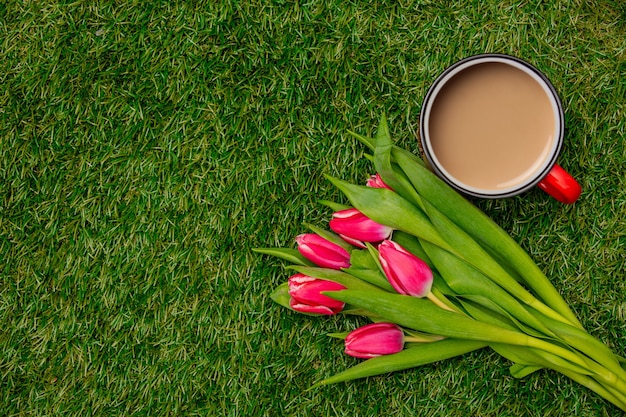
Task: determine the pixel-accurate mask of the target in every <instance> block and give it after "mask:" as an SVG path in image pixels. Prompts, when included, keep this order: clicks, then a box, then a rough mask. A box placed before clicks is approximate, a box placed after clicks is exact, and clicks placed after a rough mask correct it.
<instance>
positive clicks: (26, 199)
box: [0, 0, 626, 417]
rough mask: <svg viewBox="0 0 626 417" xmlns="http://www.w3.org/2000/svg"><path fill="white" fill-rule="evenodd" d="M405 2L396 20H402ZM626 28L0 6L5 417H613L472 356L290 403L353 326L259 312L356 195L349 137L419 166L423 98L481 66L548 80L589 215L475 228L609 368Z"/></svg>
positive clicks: (495, 210) (592, 20)
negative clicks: (540, 287)
mask: <svg viewBox="0 0 626 417" xmlns="http://www.w3.org/2000/svg"><path fill="white" fill-rule="evenodd" d="M396 3H397V4H396ZM624 33H626V7H625V6H624V3H623V2H620V1H614V2H611V1H582V0H580V1H550V2H545V1H500V2H496V1H493V2H489V1H484V2H481V1H470V0H462V1H458V2H448V1H411V0H407V1H402V2H391V1H390V2H385V1H367V2H366V1H363V2H345V1H332V2H330V1H327V2H316V1H310V2H290V1H260V0H259V1H249V2H233V1H224V2H213V1H189V2H177V1H173V2H170V1H151V2H127V3H124V2H112V1H106V0H104V1H96V2H85V1H75V2H58V3H53V2H43V1H41V2H39V1H16V0H9V1H8V2H6V3H3V4H2V5H0V257H1V259H2V261H0V262H1V263H0V318H1V320H2V321H1V323H0V387H1V389H0V404H1V405H2V412H1V413H0V414H3V415H7V416H39V415H40V416H44V415H63V416H90V415H105V416H116V415H120V416H164V415H206V416H298V417H299V416H309V415H310V416H375V415H380V416H413V415H441V416H468V415H476V416H561V415H576V416H598V415H605V416H615V415H617V414H619V410H617V409H616V408H615V407H613V406H611V405H610V404H608V403H606V402H605V401H603V400H601V399H600V398H599V397H598V396H596V395H594V394H593V393H591V392H590V391H588V390H586V389H585V388H583V387H581V386H578V385H576V384H575V383H572V382H570V381H569V380H567V379H565V378H563V377H561V376H559V375H557V374H556V373H552V372H539V373H537V374H533V375H531V376H529V377H527V378H525V379H523V380H515V379H513V378H511V377H510V376H509V375H508V373H507V372H508V371H507V367H508V363H507V362H506V361H505V360H504V359H502V358H500V357H498V356H497V355H495V354H494V353H491V352H489V351H486V350H485V351H480V352H475V353H472V354H469V355H466V356H464V357H461V358H455V359H453V360H449V361H446V362H442V363H438V364H434V365H432V366H426V367H423V368H420V369H417V370H413V371H406V372H399V373H396V374H392V375H385V376H381V377H376V378H371V379H368V380H363V381H356V382H352V383H348V384H342V385H337V386H328V387H322V388H320V389H316V390H311V391H307V388H308V387H309V386H310V385H311V384H312V383H313V382H314V381H317V380H318V379H320V378H322V377H326V376H329V375H331V374H332V373H334V372H336V371H339V370H342V369H345V368H346V367H348V366H350V365H352V364H354V363H356V360H355V359H353V358H349V357H347V356H345V355H344V354H343V353H342V346H341V343H340V341H337V340H335V339H332V338H329V337H327V336H326V334H327V333H329V332H337V331H346V330H350V329H352V328H354V327H355V326H356V325H357V323H359V321H358V320H357V319H354V318H351V319H346V318H343V317H340V318H330V319H317V318H310V317H306V316H302V315H297V314H293V313H291V312H289V311H286V310H284V309H281V308H280V307H278V306H277V305H275V304H273V303H272V302H271V300H270V299H269V293H270V292H271V290H272V289H273V288H274V287H275V286H277V285H278V284H280V283H281V282H283V281H284V280H285V279H286V278H287V273H286V272H284V271H283V269H282V268H281V265H282V264H281V262H280V261H277V260H274V259H270V258H267V257H264V256H260V255H258V254H255V253H253V252H251V249H252V248H254V247H259V246H292V245H293V238H294V237H295V236H296V235H297V234H298V233H300V232H301V231H303V230H304V228H303V226H302V222H310V223H314V224H317V225H319V226H325V225H326V222H327V220H328V217H329V214H330V213H329V211H328V210H326V209H324V208H323V207H322V206H320V205H319V204H317V203H316V201H317V200H318V199H340V196H339V194H338V192H337V191H336V190H334V189H333V188H332V187H331V185H330V184H329V183H328V182H327V181H325V180H324V179H323V176H322V174H331V175H334V176H338V177H340V178H343V179H346V180H351V181H357V182H362V181H364V179H365V178H366V177H367V175H368V174H370V173H371V167H370V165H369V163H368V162H367V161H365V160H363V159H362V158H361V156H362V155H363V153H364V151H365V150H364V148H363V147H362V146H361V145H359V144H358V143H356V142H355V141H354V140H352V139H350V138H349V137H348V136H347V135H346V131H347V130H348V129H351V130H354V131H357V132H360V133H363V134H369V133H372V130H373V129H374V128H375V126H376V123H377V121H378V118H379V116H380V114H381V113H383V112H384V113H386V114H387V116H388V118H389V122H390V126H391V129H392V134H393V136H394V138H395V140H396V141H397V143H398V144H399V145H400V146H403V147H405V148H408V149H411V150H413V151H415V152H417V142H416V139H415V133H414V132H415V130H416V128H417V120H418V115H419V110H420V107H421V100H422V98H423V96H424V94H425V92H426V90H427V88H428V85H429V84H430V83H431V82H432V81H433V80H434V78H435V77H436V75H437V74H438V73H439V72H440V71H442V70H443V69H444V68H445V67H446V66H448V65H450V64H451V63H453V62H454V61H456V60H458V59H460V58H463V57H465V56H468V55H471V54H475V53H480V52H502V53H509V54H513V55H517V56H520V57H523V58H525V59H527V60H528V61H529V62H531V63H532V64H534V65H535V66H537V67H538V68H540V69H541V70H542V71H544V72H545V73H546V74H547V75H548V77H549V78H550V79H551V80H552V81H553V83H554V85H555V87H556V88H557V90H558V91H559V93H560V95H561V98H562V101H563V103H564V107H565V116H566V123H567V138H566V146H565V148H564V151H563V153H562V157H561V159H560V161H561V163H562V165H563V166H564V167H565V168H566V169H568V170H569V171H571V172H572V173H573V174H574V176H576V177H577V178H578V179H579V180H580V182H581V184H582V186H583V189H584V191H583V195H582V197H581V199H580V201H579V202H577V203H576V204H575V205H573V206H567V207H566V206H563V205H560V204H558V203H556V202H555V201H552V200H550V199H549V198H548V197H546V196H545V195H544V194H542V193H541V191H538V190H534V191H531V192H529V193H527V194H526V195H524V196H521V197H517V198H513V199H509V200H501V201H481V202H478V204H479V206H480V207H481V208H483V209H484V210H485V211H486V212H487V213H488V214H489V215H490V216H492V217H493V218H494V219H495V220H496V221H497V222H498V223H499V224H501V225H502V226H503V227H504V228H505V229H506V230H508V231H510V233H511V234H512V235H513V236H514V237H515V238H516V239H517V240H518V241H519V242H520V243H521V244H522V245H523V246H524V247H525V248H526V249H527V250H528V251H529V252H530V253H531V254H532V256H533V258H534V259H535V260H536V261H537V262H538V263H539V265H540V266H541V267H542V268H543V269H544V270H545V271H547V272H548V274H549V276H550V277H551V278H552V279H553V282H554V283H555V286H556V287H557V288H558V289H559V290H560V291H561V292H562V293H563V294H564V296H565V298H566V300H568V301H569V302H570V304H571V305H572V307H573V309H574V310H575V311H576V313H577V314H578V315H579V317H580V318H581V320H582V322H583V323H584V325H585V327H586V328H587V329H588V330H589V331H590V332H591V333H592V334H594V335H595V336H597V337H598V338H600V339H601V340H603V341H604V342H605V343H607V344H609V345H610V346H611V348H612V349H614V350H615V351H616V352H620V353H621V354H622V355H624V354H625V352H626V338H624V335H625V334H626V302H625V299H626V296H625V295H626V280H625V277H624V270H625V269H626V268H625V266H626V265H625V264H626V261H625V259H626V257H625V256H624V255H625V254H626V249H625V248H626V246H625V245H626V221H624V219H626V175H624V167H625V166H626V142H625V140H624V139H625V138H624V133H625V130H626V128H625V126H626V122H625V119H626V117H625V116H626V105H625V97H626V82H625V81H624V80H625V79H626V40H625V38H624Z"/></svg>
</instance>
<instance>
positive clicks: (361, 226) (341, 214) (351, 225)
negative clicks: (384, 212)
mask: <svg viewBox="0 0 626 417" xmlns="http://www.w3.org/2000/svg"><path fill="white" fill-rule="evenodd" d="M330 229H331V230H332V231H333V232H335V233H337V234H339V235H343V236H347V237H349V238H351V239H356V240H359V241H362V242H380V241H381V240H383V239H386V238H388V237H389V236H391V233H392V232H393V229H392V228H391V227H388V226H384V225H382V224H380V223H376V222H375V221H373V220H371V219H370V218H368V217H367V216H365V215H364V214H363V213H361V212H360V211H359V210H357V209H354V208H352V209H347V210H341V211H338V212H335V213H333V218H332V219H331V221H330Z"/></svg>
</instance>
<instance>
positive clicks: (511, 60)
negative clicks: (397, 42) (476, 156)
mask: <svg viewBox="0 0 626 417" xmlns="http://www.w3.org/2000/svg"><path fill="white" fill-rule="evenodd" d="M477 61H478V62H477ZM488 62H502V63H505V64H509V65H512V66H513V67H516V68H519V69H520V70H522V71H524V72H526V73H527V74H528V75H530V76H531V77H532V78H533V79H535V81H537V82H538V83H539V84H540V85H541V86H542V88H543V89H544V90H545V91H546V93H548V95H549V99H550V102H551V105H553V109H554V110H555V122H556V123H557V125H558V126H556V127H555V134H556V140H555V141H554V143H553V144H552V145H551V149H550V154H549V155H548V157H547V158H546V160H545V161H544V162H543V163H542V164H541V166H540V169H538V170H537V172H536V173H534V174H533V175H531V176H530V177H529V178H528V179H527V180H526V181H524V182H522V183H520V184H518V185H515V186H512V187H507V188H503V189H499V190H485V189H480V188H477V187H472V186H469V185H467V184H464V183H463V182H461V181H459V180H457V179H456V178H454V177H453V176H452V175H450V174H449V173H448V172H447V171H446V170H445V169H444V168H443V167H442V166H441V165H440V163H439V161H438V160H437V158H436V156H435V155H434V152H433V151H432V148H431V145H430V137H429V135H427V126H428V117H429V116H430V109H431V108H432V104H433V103H434V101H435V98H436V96H437V94H438V92H439V91H440V90H441V88H443V86H444V85H445V83H446V82H447V81H449V80H450V79H451V78H453V77H454V76H456V75H457V74H458V73H459V72H461V71H463V70H465V69H467V68H470V67H472V66H474V65H478V64H481V63H488ZM520 67H523V68H520ZM564 130H565V123H564V115H563V106H562V104H561V100H560V98H559V95H558V94H557V92H556V89H555V88H554V86H553V85H552V83H551V82H550V80H549V79H548V78H547V77H546V76H545V75H544V74H543V73H542V72H541V71H539V70H538V69H537V68H535V67H534V66H533V65H531V64H530V63H528V62H526V61H524V60H522V59H520V58H517V57H515V56H511V55H506V54H499V53H485V54H477V55H472V56H469V57H467V58H464V59H462V60H460V61H457V62H455V63H453V64H452V65H450V66H449V67H447V68H446V69H445V70H444V71H443V72H442V73H441V74H440V75H439V76H438V77H437V78H436V79H435V81H434V82H433V83H432V85H431V86H430V88H429V89H428V92H427V93H426V96H425V97H424V101H423V103H422V109H421V111H420V127H419V131H420V142H421V147H422V150H423V152H424V154H425V156H426V158H427V160H428V163H429V164H430V166H431V168H432V169H433V170H434V171H435V173H436V174H437V175H438V176H439V177H440V178H442V179H443V180H444V181H445V182H446V183H448V185H450V186H452V187H453V188H455V189H456V190H457V191H460V192H462V193H464V194H467V195H471V196H475V197H481V198H488V199H495V198H505V197H512V196H515V195H519V194H522V193H524V192H525V191H528V190H530V189H531V188H533V187H534V186H536V185H537V184H538V183H539V182H541V180H543V179H544V178H545V177H546V175H548V173H549V172H550V170H551V169H552V167H553V166H554V164H555V163H556V161H557V158H558V155H559V153H560V152H561V149H562V147H563V136H564Z"/></svg>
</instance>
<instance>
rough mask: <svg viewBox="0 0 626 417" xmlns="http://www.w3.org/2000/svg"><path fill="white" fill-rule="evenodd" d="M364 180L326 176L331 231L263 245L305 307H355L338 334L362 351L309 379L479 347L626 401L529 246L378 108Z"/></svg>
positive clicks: (404, 365)
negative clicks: (407, 141) (357, 321)
mask: <svg viewBox="0 0 626 417" xmlns="http://www.w3.org/2000/svg"><path fill="white" fill-rule="evenodd" d="M352 135H353V136H355V137H356V138H357V139H358V140H359V141H361V142H362V143H363V144H365V145H366V146H367V147H369V148H370V149H371V150H372V151H373V156H372V157H371V160H372V161H373V163H374V167H375V169H376V171H377V175H376V176H373V177H372V178H370V180H369V181H368V183H367V186H360V185H354V184H350V183H348V182H345V181H342V180H339V179H336V178H331V177H328V178H329V180H330V181H331V182H332V183H333V184H334V185H335V186H337V187H338V188H339V189H340V190H341V191H342V192H343V194H344V195H345V196H346V197H347V199H348V200H349V201H350V203H351V205H352V206H351V207H345V206H343V205H339V204H336V203H332V202H324V203H325V204H326V205H328V206H329V207H331V208H332V209H334V210H337V212H336V213H335V214H334V215H333V219H332V220H331V222H330V225H329V226H330V229H331V231H327V230H324V229H322V228H317V227H315V226H309V228H310V229H311V231H312V232H313V233H310V234H303V235H300V236H298V238H297V243H298V250H294V249H280V248H266V249H258V250H257V251H258V252H261V253H265V254H269V255H273V256H278V257H280V258H282V259H284V260H287V261H288V262H290V263H291V264H292V265H291V266H290V267H289V269H291V270H293V271H294V272H296V275H294V276H292V277H291V278H290V280H289V282H288V283H286V284H284V285H282V286H280V287H279V288H278V289H276V291H275V292H274V293H273V294H272V298H273V299H274V300H275V301H276V302H278V303H279V304H281V305H283V306H285V307H287V308H290V309H292V310H296V311H300V312H303V313H307V314H316V315H319V314H336V313H338V312H342V313H345V314H357V315H361V316H365V317H368V318H369V319H370V320H371V321H372V322H373V323H372V324H370V325H367V326H364V327H362V328H359V329H356V330H354V331H353V332H350V333H349V334H347V335H335V336H338V337H342V338H344V339H345V345H346V353H347V354H349V355H352V356H355V357H359V358H365V359H367V360H365V361H364V362H361V363H359V364H358V365H356V366H354V367H352V368H349V369H347V370H345V371H343V372H340V373H339V374H337V375H335V376H332V377H330V378H327V379H325V380H322V381H320V382H318V383H317V384H316V385H315V386H318V385H324V384H331V383H337V382H342V381H349V380H352V379H356V378H364V377H368V376H373V375H378V374H381V373H386V372H392V371H396V370H403V369H408V368H413V367H416V366H420V365H424V364H427V363H432V362H435V361H440V360H444V359H448V358H452V357H455V356H458V355H462V354H465V353H467V352H471V351H474V350H477V349H482V348H485V347H489V348H491V349H493V350H494V351H495V352H497V353H499V354H500V355H502V356H504V357H505V358H507V359H509V360H510V361H511V362H512V363H513V365H512V366H511V367H510V372H511V374H512V375H513V376H514V377H517V378H522V377H524V376H526V375H529V374H530V373H533V372H535V371H537V370H540V369H544V368H545V369H552V370H554V371H557V372H560V373H561V374H563V375H565V376H567V377H569V378H570V379H572V380H574V381H576V382H578V383H580V384H582V385H583V386H585V387H587V388H589V389H591V390H593V391H594V392H596V393H597V394H598V395H600V396H602V397H603V398H605V399H606V400H607V401H610V402H611V403H613V404H614V405H615V406H617V407H619V408H620V409H622V410H624V411H626V371H625V369H624V359H623V358H622V357H620V356H618V355H616V354H614V353H613V352H611V350H610V349H609V348H608V347H606V346H605V345H604V344H602V343H601V342H600V341H598V340H597V339H595V338H594V337H592V336H591V335H590V334H589V333H587V332H586V331H585V330H584V328H583V326H582V325H581V323H580V321H579V320H578V319H577V318H576V316H575V314H574V313H573V312H572V311H571V309H570V308H569V306H568V305H567V303H566V302H565V300H564V299H563V298H562V297H561V295H560V294H559V293H558V291H557V290H556V289H555V288H554V286H553V285H552V284H551V283H550V281H549V280H548V278H547V277H546V275H545V274H544V273H543V272H542V271H541V270H540V269H539V267H538V266H537V265H536V264H535V262H534V261H532V259H531V258H530V256H529V255H528V254H527V253H526V252H525V251H524V250H523V249H522V248H521V247H520V246H519V245H518V244H517V243H516V242H515V241H514V240H513V239H512V238H511V237H510V236H509V235H508V234H507V233H506V232H505V231H504V230H503V229H501V228H500V227H499V226H497V225H496V224H495V223H494V222H493V221H492V220H491V219H489V218H488V217H487V216H486V215H485V214H484V213H482V212H481V211H480V210H479V209H477V208H476V207H475V206H474V205H472V204H471V203H470V202H469V201H467V200H466V199H465V198H464V197H463V196H461V195H459V194H458V193H457V192H456V191H454V190H453V189H452V188H450V187H449V186H448V185H446V184H445V183H444V182H443V181H441V180H440V179H439V178H438V177H436V176H435V175H434V174H432V173H431V172H430V170H429V169H428V168H427V167H426V166H425V165H424V163H423V162H422V160H421V159H419V158H418V157H416V156H415V155H413V154H411V153H410V152H408V151H405V150H403V149H400V148H398V147H396V146H394V145H393V144H392V142H391V138H390V135H389V130H388V127H387V123H386V120H385V118H384V117H383V118H382V119H381V123H380V125H379V127H378V132H377V134H376V137H375V138H366V137H363V136H360V135H357V134H354V133H352Z"/></svg>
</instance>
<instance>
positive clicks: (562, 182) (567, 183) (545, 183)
mask: <svg viewBox="0 0 626 417" xmlns="http://www.w3.org/2000/svg"><path fill="white" fill-rule="evenodd" d="M537 186H538V187H539V188H541V189H542V190H543V191H545V192H546V193H548V194H550V195H551V196H552V197H554V198H556V199H557V200H558V201H560V202H561V203H565V204H572V203H573V202H574V201H576V200H578V197H579V196H580V192H581V188H580V184H578V182H576V180H575V179H574V178H573V177H572V176H571V175H570V174H568V173H567V171H565V170H564V169H563V168H561V167H560V166H559V165H557V164H554V166H553V167H552V169H551V170H550V172H549V173H548V175H546V177H545V178H544V179H542V180H541V181H540V182H539V184H537Z"/></svg>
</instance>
